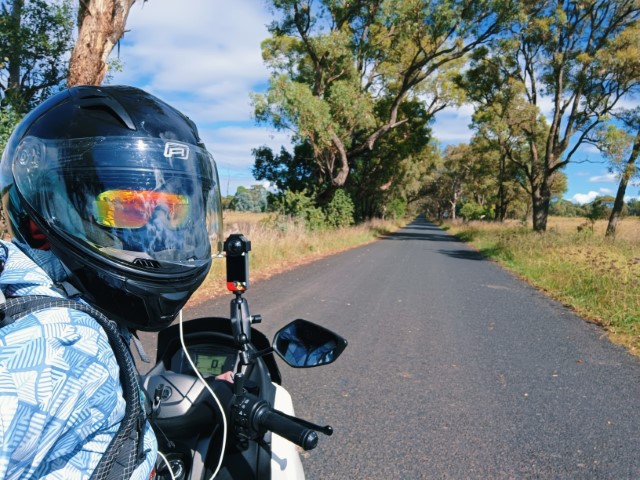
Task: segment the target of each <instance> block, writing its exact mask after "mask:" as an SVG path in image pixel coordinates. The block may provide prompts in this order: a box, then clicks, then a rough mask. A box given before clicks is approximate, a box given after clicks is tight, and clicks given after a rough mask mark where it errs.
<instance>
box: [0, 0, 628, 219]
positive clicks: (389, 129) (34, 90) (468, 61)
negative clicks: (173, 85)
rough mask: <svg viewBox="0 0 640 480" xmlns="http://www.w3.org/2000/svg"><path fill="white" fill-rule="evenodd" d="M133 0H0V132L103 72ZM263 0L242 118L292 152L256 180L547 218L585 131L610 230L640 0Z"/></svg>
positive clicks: (360, 210)
mask: <svg viewBox="0 0 640 480" xmlns="http://www.w3.org/2000/svg"><path fill="white" fill-rule="evenodd" d="M134 1H135V0H109V1H96V0H90V1H85V0H83V1H78V2H76V1H72V0H50V1H45V0H1V1H0V24H1V25H2V28H0V144H4V140H5V139H6V136H7V135H8V133H9V132H10V130H11V128H12V127H13V125H15V123H16V122H17V121H18V120H19V118H20V117H21V116H22V115H23V114H24V113H25V112H26V111H28V110H29V109H30V108H31V107H33V105H35V104H37V103H38V102H40V101H41V100H42V99H44V98H46V97H47V96H49V95H50V94H52V93H54V92H55V91H56V90H57V89H60V88H64V87H65V86H67V85H75V84H79V83H85V84H87V83H91V84H100V83H101V82H102V81H103V79H104V76H105V75H106V74H108V73H107V72H108V63H109V62H108V57H109V54H110V52H111V51H112V49H113V48H114V46H116V45H117V43H118V41H119V39H120V38H121V36H122V35H123V33H124V31H125V29H126V20H127V16H128V13H129V10H130V8H131V6H132V5H133V3H134ZM268 4H269V6H270V7H271V10H272V13H273V21H272V22H271V24H270V25H269V28H268V31H269V33H270V36H269V37H268V38H266V39H265V40H264V41H263V42H262V52H263V59H264V64H265V66H266V67H267V68H268V70H269V72H270V78H269V83H268V87H267V88H266V89H265V90H263V91H260V92H255V93H254V94H253V95H252V102H253V109H254V115H255V120H256V121H257V122H258V123H261V124H264V125H268V126H271V127H275V128H276V129H279V130H283V131H287V132H289V133H290V134H291V139H292V145H293V148H292V151H291V152H289V151H287V149H286V148H284V147H283V148H282V149H281V150H280V151H279V152H273V151H272V150H271V149H270V148H269V147H266V146H263V145H256V146H255V148H254V150H253V155H254V159H255V165H254V170H253V171H254V176H255V177H256V178H257V179H258V180H265V181H269V182H271V183H272V185H273V186H274V187H275V188H277V190H278V192H279V193H280V194H281V195H283V196H284V195H286V194H287V192H290V194H295V195H305V196H306V197H308V198H309V201H310V202H311V204H312V205H313V207H314V208H320V209H324V210H326V209H327V207H328V205H330V203H331V201H332V200H333V198H334V196H335V194H336V192H338V191H341V192H342V194H344V196H346V198H347V199H348V201H349V202H351V203H352V205H353V211H354V215H355V217H356V219H366V218H372V217H377V216H386V215H390V214H394V215H395V214H398V213H402V212H405V211H407V210H415V211H417V210H420V209H421V210H427V211H428V213H429V214H430V215H432V216H434V217H438V216H440V217H449V218H452V217H456V216H460V215H462V216H469V215H471V216H480V217H483V218H490V219H496V220H503V219H505V218H520V219H524V218H530V219H532V221H533V228H534V230H536V231H544V230H546V225H547V217H548V215H549V212H550V209H552V207H553V206H554V205H555V204H558V202H559V201H560V200H561V197H562V193H563V192H564V191H565V190H566V184H567V181H566V177H565V175H564V172H563V169H564V168H565V167H566V166H567V165H568V164H569V163H570V162H576V161H581V158H580V156H579V152H580V148H581V147H583V146H584V145H587V144H588V145H594V146H596V147H597V148H598V149H600V150H601V151H602V152H603V155H604V156H605V157H606V158H608V159H609V160H610V162H611V171H612V172H617V174H618V177H619V179H620V188H619V192H618V195H617V197H619V201H616V202H614V205H613V208H612V222H611V228H612V229H613V230H614V231H615V223H616V222H615V220H616V218H617V217H615V216H616V215H617V216H618V217H619V214H620V212H622V209H623V207H624V206H625V205H624V195H625V191H626V188H627V186H628V185H629V182H630V181H632V180H633V178H634V176H636V175H637V167H636V165H635V161H636V158H637V148H634V145H636V144H637V141H635V143H634V139H637V134H638V129H637V124H638V122H637V115H638V112H637V108H636V107H637V94H638V92H639V91H640V27H639V21H640V2H639V1H638V0H587V1H580V2H578V1H559V0H536V1H533V2H522V1H517V0H437V1H428V2H427V1H424V0H379V1H373V2H372V1H370V0H270V1H269V2H268ZM463 105H471V106H472V107H473V109H474V112H475V113H474V115H473V122H472V125H471V127H472V130H473V138H472V139H471V140H470V141H469V143H468V144H463V145H458V146H457V147H455V148H447V149H444V150H443V149H442V148H441V145H440V144H439V143H438V139H437V138H435V137H434V136H433V134H432V131H431V125H432V123H433V121H434V117H435V115H436V114H437V113H438V112H440V111H442V110H443V109H444V108H447V107H448V108H451V107H453V108H455V107H456V106H463ZM462 127H463V126H461V128H462ZM464 127H466V126H464ZM616 132H617V133H616ZM616 145H618V146H619V147H620V148H618V150H617V151H616ZM342 194H341V195H342ZM614 217H615V218H614Z"/></svg>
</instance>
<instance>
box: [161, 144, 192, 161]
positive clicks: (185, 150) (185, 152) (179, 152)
mask: <svg viewBox="0 0 640 480" xmlns="http://www.w3.org/2000/svg"><path fill="white" fill-rule="evenodd" d="M164 156H165V157H167V158H179V159H181V160H186V159H187V158H189V147H188V146H187V145H184V144H183V143H176V142H167V143H165V144H164Z"/></svg>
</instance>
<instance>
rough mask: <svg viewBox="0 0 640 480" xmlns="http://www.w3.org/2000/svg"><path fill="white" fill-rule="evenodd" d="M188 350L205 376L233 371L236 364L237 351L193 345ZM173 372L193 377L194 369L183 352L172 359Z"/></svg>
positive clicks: (177, 353) (179, 352)
mask: <svg viewBox="0 0 640 480" xmlns="http://www.w3.org/2000/svg"><path fill="white" fill-rule="evenodd" d="M188 350H189V356H190V357H191V360H193V363H194V365H195V366H196V368H197V369H198V371H199V372H200V373H201V374H203V375H204V376H209V375H212V376H215V375H220V374H221V373H224V372H228V371H229V370H233V369H234V367H235V364H236V359H237V350H233V349H226V348H223V347H219V346H211V345H192V346H190V347H188ZM171 370H172V371H174V372H177V373H183V374H186V375H193V369H192V368H191V365H190V364H189V360H188V359H187V357H186V355H185V354H184V352H183V351H182V350H178V351H177V352H176V353H175V354H174V355H173V357H172V358H171Z"/></svg>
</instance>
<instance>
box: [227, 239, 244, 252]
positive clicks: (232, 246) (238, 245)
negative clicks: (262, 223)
mask: <svg viewBox="0 0 640 480" xmlns="http://www.w3.org/2000/svg"><path fill="white" fill-rule="evenodd" d="M228 247H229V253H236V254H237V253H242V242H241V241H240V240H232V241H230V242H229V245H228Z"/></svg>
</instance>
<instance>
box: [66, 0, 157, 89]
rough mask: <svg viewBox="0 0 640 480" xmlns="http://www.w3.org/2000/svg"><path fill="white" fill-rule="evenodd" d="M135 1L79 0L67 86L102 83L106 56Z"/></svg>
mask: <svg viewBox="0 0 640 480" xmlns="http://www.w3.org/2000/svg"><path fill="white" fill-rule="evenodd" d="M135 1H136V0H79V8H78V18H77V22H78V39H77V42H76V44H75V47H74V49H73V52H72V55H71V60H70V64H69V75H68V77H67V85H68V86H74V85H100V84H101V83H102V80H103V79H104V76H105V75H106V73H107V70H108V63H107V59H108V58H109V55H110V54H111V51H112V50H113V48H114V47H115V46H116V44H117V43H118V41H119V40H120V38H121V37H122V35H123V34H124V30H125V25H126V22H127V17H128V15H129V10H130V9H131V6H132V5H133V4H134V3H135ZM145 1H146V0H145Z"/></svg>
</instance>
